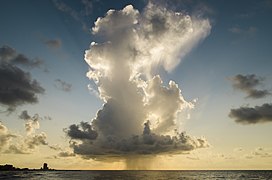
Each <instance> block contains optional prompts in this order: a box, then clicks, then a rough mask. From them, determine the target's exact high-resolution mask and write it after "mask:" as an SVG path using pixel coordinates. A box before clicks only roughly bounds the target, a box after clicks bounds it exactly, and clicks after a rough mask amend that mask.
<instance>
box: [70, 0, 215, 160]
mask: <svg viewBox="0 0 272 180" xmlns="http://www.w3.org/2000/svg"><path fill="white" fill-rule="evenodd" d="M210 29H211V26H210V22H209V20H208V19H203V18H200V17H198V16H197V17H195V18H192V17H190V16H189V15H187V14H186V13H182V12H174V11H172V10H168V9H166V8H165V7H163V6H160V5H156V4H154V3H149V4H148V5H147V7H146V8H145V9H144V10H143V11H142V12H141V13H140V12H139V11H138V10H136V9H134V8H133V6H132V5H128V6H126V7H125V8H124V9H122V10H109V11H108V12H107V13H106V15H105V17H99V18H98V19H97V20H96V22H95V26H94V27H93V28H92V33H93V35H94V36H102V35H103V37H104V38H105V42H102V43H97V42H92V43H91V47H90V49H89V50H86V52H85V61H86V62H87V63H88V64H89V66H90V70H89V72H88V74H87V76H88V77H89V78H90V80H92V81H93V82H94V83H95V85H96V86H97V87H98V88H97V90H98V93H99V97H100V99H101V100H102V101H103V102H104V105H103V107H102V108H101V109H100V110H98V112H97V114H96V117H95V118H94V119H93V120H92V121H91V123H90V124H88V123H81V124H80V125H75V124H73V125H71V126H70V127H69V128H68V129H66V130H65V132H66V133H67V135H68V137H70V138H71V141H70V147H72V148H73V151H74V153H75V154H78V155H82V157H84V158H93V157H95V156H97V155H105V156H123V155H124V156H125V155H128V154H134V155H135V154H160V153H182V152H188V151H192V150H194V149H198V148H204V147H208V146H209V144H208V142H207V140H206V139H205V138H197V137H193V136H189V135H187V134H185V133H184V132H178V131H176V132H175V129H177V128H178V127H177V121H178V118H177V117H178V114H181V113H186V112H185V110H188V109H192V108H193V107H194V103H193V102H187V101H186V100H185V99H184V98H183V96H182V94H181V89H180V88H179V86H178V85H177V84H176V83H175V82H174V81H170V82H169V83H168V84H167V85H165V84H164V83H163V80H162V79H161V77H160V76H159V75H158V74H156V72H157V71H156V69H157V68H158V67H162V68H163V69H164V70H166V71H167V72H170V71H171V70H173V69H174V68H175V67H176V66H177V65H178V64H179V62H180V61H181V60H182V59H183V58H184V57H185V56H186V55H187V54H188V53H189V52H190V51H191V50H192V49H193V48H194V47H195V46H196V45H197V44H198V43H199V42H201V41H202V40H203V39H204V38H205V37H206V36H207V35H208V34H209V33H210ZM170 133H172V134H173V133H174V135H167V134H170Z"/></svg>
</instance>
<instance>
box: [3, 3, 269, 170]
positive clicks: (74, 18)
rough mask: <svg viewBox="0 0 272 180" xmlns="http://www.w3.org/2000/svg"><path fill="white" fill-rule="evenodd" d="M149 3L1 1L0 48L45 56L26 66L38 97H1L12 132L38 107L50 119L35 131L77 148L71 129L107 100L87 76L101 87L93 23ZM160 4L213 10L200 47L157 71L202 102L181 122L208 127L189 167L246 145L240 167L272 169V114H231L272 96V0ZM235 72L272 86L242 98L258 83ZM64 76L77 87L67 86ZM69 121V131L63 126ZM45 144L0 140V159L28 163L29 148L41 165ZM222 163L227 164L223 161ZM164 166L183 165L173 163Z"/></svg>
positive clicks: (203, 13) (195, 12) (197, 132)
mask: <svg viewBox="0 0 272 180" xmlns="http://www.w3.org/2000/svg"><path fill="white" fill-rule="evenodd" d="M84 2H85V3H84ZM150 2H156V1H150ZM148 3H149V2H148V1H144V0H142V1H135V0H130V1H129V0H127V1H123V0H122V1H102V0H93V1H75V0H56V1H54V0H52V1H50V0H46V1H34V0H25V1H20V0H2V1H1V3H0V4H1V5H0V24H1V28H0V48H1V47H3V46H9V47H11V48H13V49H14V50H15V51H16V52H17V53H18V54H24V55H25V56H26V57H27V58H28V59H29V60H35V59H39V60H41V61H42V62H43V64H42V65H41V66H40V67H39V68H35V67H34V68H25V67H22V70H24V72H29V73H30V74H31V76H32V79H36V80H37V81H38V82H39V83H40V85H41V86H42V87H43V88H44V89H45V92H44V93H43V94H37V95H38V102H37V103H32V104H31V103H24V104H23V105H18V106H16V109H15V110H14V111H13V112H5V110H6V108H7V105H6V104H5V103H3V102H0V103H1V106H0V108H1V109H0V110H1V111H2V113H1V114H0V121H1V122H2V124H3V125H4V126H5V127H7V128H8V129H9V132H11V133H13V134H21V135H22V136H23V137H24V136H25V137H27V133H26V132H25V127H24V126H25V125H24V123H25V122H26V121H24V120H22V119H20V118H18V116H19V115H20V114H21V112H22V111H23V110H27V111H28V113H29V114H30V116H32V115H34V114H36V113H37V114H39V116H40V117H44V116H50V117H51V118H52V119H51V120H47V119H46V118H43V120H39V123H40V128H38V129H37V133H40V132H45V133H46V134H47V142H48V144H49V145H53V144H58V145H59V146H61V147H62V150H63V149H65V148H66V149H68V150H69V152H71V153H72V152H73V150H72V149H69V143H68V141H69V137H67V128H68V127H69V126H70V125H71V124H79V123H80V122H81V121H89V122H90V121H91V120H92V119H94V118H95V117H96V113H97V111H98V110H99V109H100V108H101V106H102V105H103V101H102V100H101V99H100V98H99V97H98V96H97V95H96V93H94V92H91V91H90V90H89V89H88V84H90V86H91V87H92V88H94V89H97V84H95V83H94V82H93V81H92V80H89V78H88V77H87V76H86V73H87V72H88V70H89V65H88V64H87V63H86V62H85V61H84V54H85V50H88V49H89V48H90V44H91V42H93V41H95V42H98V43H101V42H103V41H104V39H106V38H105V37H106V36H103V35H95V34H93V33H92V32H91V28H92V27H94V22H95V21H96V19H97V18H98V17H105V16H106V12H107V11H108V10H109V9H116V10H122V9H123V8H124V7H125V6H127V5H129V4H132V5H133V7H134V8H135V9H138V10H139V11H140V13H142V12H144V11H145V10H144V7H145V6H146V5H147V4H148ZM157 3H158V4H160V5H162V6H165V7H166V8H167V9H171V10H173V11H178V12H185V13H188V15H190V16H191V17H192V19H193V18H195V19H198V18H200V17H201V18H204V19H208V20H209V23H210V25H211V30H210V33H209V35H208V36H206V37H205V38H204V39H203V40H202V41H201V42H199V43H198V44H197V45H196V46H195V47H193V48H192V49H191V51H190V52H189V53H187V54H186V56H185V57H184V58H182V60H181V62H180V63H179V64H178V65H177V66H176V67H175V68H174V69H173V70H172V71H169V72H167V71H165V70H163V67H162V68H161V69H159V70H158V73H159V74H160V76H161V79H162V80H163V82H164V83H163V84H164V85H167V84H168V82H169V81H170V80H173V81H175V82H176V83H177V84H178V85H179V88H180V89H181V93H182V95H183V97H184V98H185V100H186V101H188V102H191V101H193V100H194V99H197V102H196V104H195V108H194V109H192V110H190V119H181V121H182V123H181V124H182V125H181V127H180V128H181V129H182V130H185V131H186V132H187V133H188V134H190V135H194V136H197V137H200V136H204V137H205V138H206V139H207V141H208V142H209V143H210V144H211V146H210V147H208V148H207V149H206V148H205V150H203V151H204V152H202V151H200V152H198V151H196V152H193V153H192V156H196V157H198V158H199V159H200V161H201V160H202V161H201V162H202V163H199V165H195V166H194V167H191V166H189V165H188V166H187V167H188V168H200V169H201V168H202V169H203V168H204V169H205V167H204V164H205V162H206V160H207V159H208V158H209V157H213V156H216V157H218V156H220V154H223V155H224V157H231V158H234V159H235V158H238V157H239V156H240V155H241V154H240V155H239V154H235V153H233V150H234V149H237V148H241V149H243V155H244V156H245V157H246V156H248V157H249V156H250V157H251V156H252V157H251V158H245V159H239V163H238V165H237V167H236V166H235V167H234V168H253V169H254V168H255V169H258V168H270V169H271V166H270V167H269V165H268V162H271V161H272V144H271V142H270V137H271V128H272V126H271V121H272V119H271V116H270V119H269V118H268V120H265V121H264V123H251V121H246V122H248V124H246V125H245V124H241V123H237V122H235V118H231V117H229V114H230V109H238V108H240V107H255V106H262V105H263V104H265V103H268V104H270V103H271V100H272V98H271V90H272V73H271V72H272V71H271V67H272V60H271V57H272V36H271V32H272V24H271V23H270V19H271V18H272V1H270V0H260V1H257V0H248V1H243V0H239V1H226V0H205V1H187V0H185V1H182V0H176V1H174V2H173V3H172V4H171V3H169V2H168V4H166V3H165V2H164V1H163V0H162V1H157ZM49 41H51V42H53V45H52V44H49V43H48V42H49ZM0 57H1V56H0ZM19 67H20V66H19ZM20 68H21V67H20ZM238 74H241V75H243V76H244V77H246V76H247V75H251V74H254V75H255V77H256V78H257V80H259V81H260V83H258V84H257V86H256V87H257V89H259V90H267V91H268V94H267V95H265V96H263V97H261V98H245V97H246V96H247V95H248V94H247V93H248V92H249V91H250V90H252V89H245V87H243V88H244V89H243V88H235V87H234V85H233V84H234V82H235V80H233V79H232V78H234V77H236V75H238ZM58 79H59V80H60V81H57V80H58ZM251 80H252V79H251ZM255 80H256V79H255ZM61 82H63V83H61ZM239 83H241V82H239ZM65 85H68V86H71V87H70V88H68V90H64V89H63V88H64V86H65ZM132 103H133V102H132ZM270 113H271V112H270ZM180 118H181V117H180ZM236 118H238V117H236ZM260 121H261V120H260ZM65 128H66V132H65V130H63V129H65ZM0 135H1V134H0ZM33 135H34V134H33ZM71 138H72V137H71ZM15 141H16V140H15ZM9 143H11V140H10V142H9ZM3 147H4V145H3ZM256 148H257V149H258V148H262V149H264V150H263V151H265V153H267V154H268V155H269V156H268V158H267V160H264V159H262V158H260V157H257V156H256V157H254V153H253V152H255V150H256ZM45 151H46V148H45V147H41V150H40V151H35V152H33V153H34V155H31V154H27V155H21V154H16V153H15V154H12V153H11V154H9V153H4V151H2V152H1V148H0V157H1V159H2V157H3V159H4V160H0V164H4V163H14V164H16V163H17V164H16V165H18V166H22V164H20V163H18V162H17V161H16V160H15V159H18V158H19V159H20V158H22V159H24V158H27V157H26V156H28V157H30V158H29V159H30V160H28V162H29V164H30V165H29V166H32V167H35V166H36V165H37V164H35V163H34V162H33V161H34V160H33V161H32V160H31V157H33V158H32V159H35V158H36V157H37V156H38V157H40V158H42V159H47V158H48V157H53V156H57V155H56V154H58V153H59V152H58V151H57V152H55V151H53V150H51V149H50V153H49V154H48V155H46V156H42V155H41V154H42V153H43V152H45ZM263 151H262V152H263ZM205 152H209V153H210V156H209V157H205V156H204V155H203V154H205ZM1 153H2V154H1ZM39 153H40V154H39ZM75 154H76V153H75ZM218 154H219V155H218ZM22 156H23V157H22ZM68 158H71V157H68ZM73 158H78V159H81V156H80V154H79V155H76V156H75V157H73ZM179 158H181V159H182V158H186V156H183V157H180V156H179ZM254 158H258V159H257V161H258V163H257V165H256V166H254V165H252V162H249V161H248V159H254ZM24 160H25V159H24ZM255 160H256V159H255ZM50 161H51V162H52V163H53V164H55V166H56V167H59V168H70V169H77V167H78V168H82V166H78V165H77V164H74V166H73V164H71V165H70V166H69V167H68V166H65V165H63V164H61V163H59V164H58V163H56V162H55V161H56V159H51V160H50ZM172 161H173V162H172ZM187 161H188V159H187ZM225 161H227V158H225V159H224V158H223V160H222V159H220V157H219V158H217V159H215V160H214V164H213V163H212V165H210V166H209V167H207V168H213V169H217V168H229V166H227V165H228V163H226V162H225ZM171 162H172V164H175V163H176V162H174V160H171ZM84 163H86V162H84V160H82V164H84ZM93 163H94V164H95V163H97V162H95V161H94V162H93ZM224 163H225V164H226V166H224V165H222V164H224ZM243 164H246V165H243ZM239 165H240V166H239ZM247 165H248V166H247ZM99 167H101V168H109V169H110V168H114V167H112V166H110V165H108V164H107V162H105V164H103V162H100V164H99ZM118 167H119V166H118ZM120 167H121V168H122V167H123V166H120ZM88 168H89V169H93V168H95V167H94V166H88ZM151 168H154V167H151ZM155 168H159V167H157V166H156V167H155ZM164 168H166V169H167V168H185V169H186V167H180V166H175V165H169V166H167V167H164ZM230 168H231V167H230Z"/></svg>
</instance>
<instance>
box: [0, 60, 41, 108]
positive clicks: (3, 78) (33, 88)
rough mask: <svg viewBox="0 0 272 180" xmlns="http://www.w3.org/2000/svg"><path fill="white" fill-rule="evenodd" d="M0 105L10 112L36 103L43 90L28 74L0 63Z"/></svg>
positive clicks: (12, 66)
mask: <svg viewBox="0 0 272 180" xmlns="http://www.w3.org/2000/svg"><path fill="white" fill-rule="evenodd" d="M0 84H1V86H0V103H1V104H2V105H4V106H6V107H7V111H9V112H12V111H14V110H15V109H16V107H17V106H20V105H23V104H33V103H37V102H38V96H37V95H38V94H43V93H44V92H45V89H44V88H43V87H42V86H41V85H40V83H39V82H38V81H37V80H35V79H32V77H31V75H30V73H28V72H25V71H23V70H22V69H20V68H18V67H16V66H14V65H12V64H9V63H2V62H1V63H0Z"/></svg>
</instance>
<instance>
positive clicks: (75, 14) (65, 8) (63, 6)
mask: <svg viewBox="0 0 272 180" xmlns="http://www.w3.org/2000/svg"><path fill="white" fill-rule="evenodd" d="M52 2H53V4H54V5H55V7H56V8H57V9H58V10H59V11H61V12H64V13H66V14H68V15H69V16H70V17H72V18H73V19H74V20H75V21H77V22H79V23H80V24H81V26H82V29H83V30H84V31H85V32H89V30H88V27H87V25H86V23H85V22H84V20H83V17H82V13H81V12H80V11H76V10H75V9H73V8H72V7H71V6H69V5H68V4H67V3H64V1H62V0H52ZM82 3H83V5H84V7H85V12H84V14H83V15H84V16H88V15H90V13H91V9H92V2H91V1H88V0H82Z"/></svg>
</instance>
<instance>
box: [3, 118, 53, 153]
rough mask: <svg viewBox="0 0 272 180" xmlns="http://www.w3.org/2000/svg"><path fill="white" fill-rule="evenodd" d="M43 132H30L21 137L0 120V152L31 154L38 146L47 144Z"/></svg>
mask: <svg viewBox="0 0 272 180" xmlns="http://www.w3.org/2000/svg"><path fill="white" fill-rule="evenodd" d="M46 138H47V135H46V134H45V133H44V132H41V133H38V134H37V133H34V132H33V133H31V134H27V136H25V137H23V136H21V135H17V134H13V133H11V132H10V131H9V130H8V128H7V127H6V126H4V125H3V124H2V123H1V122H0V152H3V153H6V154H31V153H33V152H34V151H35V150H36V149H37V147H38V146H40V145H45V146H49V145H48V143H47V141H46Z"/></svg>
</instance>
